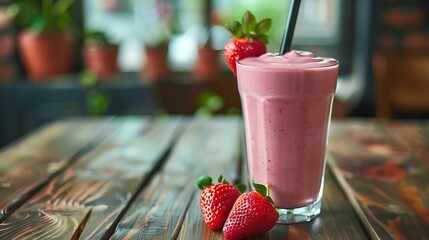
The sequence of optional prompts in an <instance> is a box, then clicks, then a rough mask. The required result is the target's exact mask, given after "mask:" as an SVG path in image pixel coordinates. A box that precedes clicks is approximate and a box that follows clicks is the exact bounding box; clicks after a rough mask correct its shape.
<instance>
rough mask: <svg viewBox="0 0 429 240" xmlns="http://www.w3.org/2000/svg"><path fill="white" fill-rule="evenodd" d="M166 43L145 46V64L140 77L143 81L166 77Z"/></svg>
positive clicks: (153, 80)
mask: <svg viewBox="0 0 429 240" xmlns="http://www.w3.org/2000/svg"><path fill="white" fill-rule="evenodd" d="M167 53H168V45H167V44H162V45H159V46H146V64H145V66H144V67H143V72H142V77H143V80H144V81H147V82H155V81H159V80H163V79H165V78H167V77H168V75H169V73H170V71H169V68H168V60H167Z"/></svg>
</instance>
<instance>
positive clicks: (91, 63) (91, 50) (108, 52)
mask: <svg viewBox="0 0 429 240" xmlns="http://www.w3.org/2000/svg"><path fill="white" fill-rule="evenodd" d="M83 57H84V62H85V67H86V68H87V69H89V70H91V71H93V72H95V73H96V74H97V76H98V77H99V78H100V79H101V80H109V79H112V78H114V77H115V76H117V75H118V73H119V70H118V64H117V60H118V46H117V45H106V46H99V45H96V44H86V45H85V47H84V49H83Z"/></svg>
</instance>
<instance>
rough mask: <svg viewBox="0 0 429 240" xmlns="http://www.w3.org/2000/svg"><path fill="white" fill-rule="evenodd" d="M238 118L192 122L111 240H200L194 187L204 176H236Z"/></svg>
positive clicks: (197, 192) (199, 217) (238, 133)
mask: <svg viewBox="0 0 429 240" xmlns="http://www.w3.org/2000/svg"><path fill="white" fill-rule="evenodd" d="M240 134H241V124H240V121H239V118H214V119H211V120H209V121H208V120H194V121H192V122H190V123H189V126H188V127H187V128H186V129H185V132H184V134H183V135H182V136H181V137H180V138H179V139H178V142H177V144H176V145H175V147H174V149H173V151H172V153H171V155H170V156H169V157H168V159H167V162H166V164H165V165H164V166H163V168H162V169H161V170H160V171H159V172H158V173H157V174H156V175H155V176H154V178H153V179H152V180H151V181H150V183H149V184H148V186H147V187H146V188H145V189H144V191H143V192H142V193H141V194H140V195H139V197H138V198H137V200H136V201H135V202H134V204H133V205H132V206H131V208H130V209H129V211H128V212H127V214H126V215H125V216H124V218H123V220H122V221H121V222H120V223H119V225H118V228H117V229H116V231H115V234H114V235H113V236H112V238H111V239H175V238H179V239H199V238H198V237H199V235H195V231H196V229H195V226H196V225H197V226H201V224H202V222H201V221H202V218H201V215H200V213H198V212H195V211H192V210H191V211H187V210H188V209H194V205H195V204H197V203H198V197H197V196H198V194H199V191H200V190H199V189H197V187H196V184H195V181H196V179H197V177H198V176H199V175H201V174H203V173H204V174H209V175H211V176H217V175H219V174H223V175H224V176H225V177H226V178H228V179H233V178H235V177H236V176H237V172H238V169H237V168H236V166H237V161H238V158H239V147H238V145H239V140H240V137H241V136H240Z"/></svg>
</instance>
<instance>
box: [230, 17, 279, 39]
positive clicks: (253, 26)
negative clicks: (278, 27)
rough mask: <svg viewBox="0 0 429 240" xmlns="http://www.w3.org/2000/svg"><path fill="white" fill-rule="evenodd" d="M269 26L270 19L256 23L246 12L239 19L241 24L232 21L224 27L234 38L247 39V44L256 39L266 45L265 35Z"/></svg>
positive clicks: (266, 37)
mask: <svg viewBox="0 0 429 240" xmlns="http://www.w3.org/2000/svg"><path fill="white" fill-rule="evenodd" d="M271 24H272V21H271V19H270V18H265V19H262V20H261V21H259V22H258V21H256V18H255V16H254V15H253V14H252V13H251V12H250V11H246V12H245V13H244V14H243V17H242V18H241V23H240V22H239V21H237V20H233V21H230V22H228V23H227V24H226V25H225V27H226V29H227V30H228V31H229V32H231V34H232V35H233V36H234V37H235V38H238V39H247V40H248V41H249V42H251V41H253V39H258V40H259V41H262V42H264V43H266V44H267V43H268V36H267V35H266V34H265V33H266V32H268V30H269V29H270V27H271Z"/></svg>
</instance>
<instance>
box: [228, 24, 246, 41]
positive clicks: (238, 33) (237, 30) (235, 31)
mask: <svg viewBox="0 0 429 240" xmlns="http://www.w3.org/2000/svg"><path fill="white" fill-rule="evenodd" d="M225 28H226V29H227V30H228V31H229V32H230V33H231V34H232V35H233V36H235V37H238V38H241V37H243V26H242V25H241V23H240V22H239V21H237V20H233V21H230V22H228V23H227V24H226V26H225Z"/></svg>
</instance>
